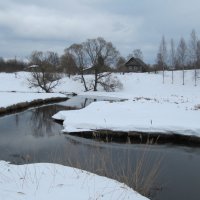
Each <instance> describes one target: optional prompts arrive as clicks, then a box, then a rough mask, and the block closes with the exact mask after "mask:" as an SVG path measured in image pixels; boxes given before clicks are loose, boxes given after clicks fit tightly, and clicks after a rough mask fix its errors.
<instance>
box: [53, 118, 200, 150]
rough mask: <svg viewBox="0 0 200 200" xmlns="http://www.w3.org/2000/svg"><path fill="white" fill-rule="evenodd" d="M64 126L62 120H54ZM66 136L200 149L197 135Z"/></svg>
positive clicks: (90, 133) (99, 132)
mask: <svg viewBox="0 0 200 200" xmlns="http://www.w3.org/2000/svg"><path fill="white" fill-rule="evenodd" d="M54 121H55V122H57V123H59V124H63V121H62V120H54ZM63 133H64V134H68V135H72V136H78V137H83V138H86V139H96V140H101V141H104V142H118V143H130V144H134V143H136V144H173V145H181V146H191V147H200V137H197V136H195V135H181V134H177V133H173V132H169V133H161V132H139V131H113V130H105V129H99V130H91V131H80V132H65V131H63Z"/></svg>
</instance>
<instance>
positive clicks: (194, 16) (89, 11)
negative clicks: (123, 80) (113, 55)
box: [0, 0, 200, 62]
mask: <svg viewBox="0 0 200 200" xmlns="http://www.w3.org/2000/svg"><path fill="white" fill-rule="evenodd" d="M199 7H200V3H199V2H198V1H197V0H190V1H188V0H168V1H166V0H152V1H149V0H140V1H138V0H123V1H122V0H93V1H91V0H73V1H67V0H56V1H53V0H29V1H27V0H7V1H2V2H0V44H1V46H2V45H4V48H2V49H1V51H0V56H14V54H15V55H21V56H25V55H28V54H30V52H31V51H32V50H35V49H38V50H50V49H51V50H55V51H58V52H59V53H62V51H63V50H64V48H66V47H67V45H70V44H72V43H76V42H82V41H84V40H86V39H87V38H94V37H98V36H102V37H104V38H105V39H106V40H109V41H112V42H113V43H114V45H115V46H116V47H117V48H118V49H119V50H120V52H121V53H122V55H124V56H126V55H127V54H129V53H130V52H131V51H132V50H133V49H135V48H141V49H142V51H143V53H144V57H145V60H146V61H148V62H153V61H154V59H155V55H156V51H157V48H158V44H159V42H160V39H161V37H162V35H163V34H164V35H165V36H166V38H168V39H170V38H171V37H173V38H175V39H176V40H178V39H179V38H180V36H183V37H186V39H187V38H188V37H189V34H190V32H191V30H192V29H193V28H195V29H196V32H197V33H200V26H199V22H198V19H199V17H200V14H199V11H198V8H199Z"/></svg>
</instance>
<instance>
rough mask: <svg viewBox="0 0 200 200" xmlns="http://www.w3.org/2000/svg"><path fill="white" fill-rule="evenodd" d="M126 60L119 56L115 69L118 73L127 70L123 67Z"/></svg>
mask: <svg viewBox="0 0 200 200" xmlns="http://www.w3.org/2000/svg"><path fill="white" fill-rule="evenodd" d="M125 63H126V59H125V58H124V57H122V56H120V57H119V58H118V60H117V63H116V67H117V71H118V72H125V71H126V70H127V69H126V67H125Z"/></svg>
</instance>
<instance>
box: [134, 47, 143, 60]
mask: <svg viewBox="0 0 200 200" xmlns="http://www.w3.org/2000/svg"><path fill="white" fill-rule="evenodd" d="M133 56H134V57H135V58H139V59H140V60H143V53H142V51H141V49H134V50H133Z"/></svg>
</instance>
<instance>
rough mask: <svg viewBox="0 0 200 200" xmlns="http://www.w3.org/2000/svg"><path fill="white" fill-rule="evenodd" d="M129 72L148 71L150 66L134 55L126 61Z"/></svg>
mask: <svg viewBox="0 0 200 200" xmlns="http://www.w3.org/2000/svg"><path fill="white" fill-rule="evenodd" d="M125 67H127V71H128V72H147V71H148V66H147V65H146V64H145V63H144V62H143V61H142V60H141V59H139V58H134V57H132V58H131V59H130V60H129V61H128V62H126V63H125Z"/></svg>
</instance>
